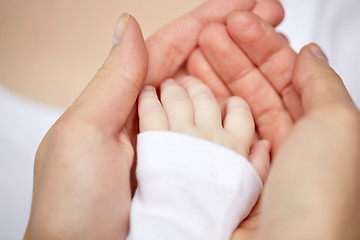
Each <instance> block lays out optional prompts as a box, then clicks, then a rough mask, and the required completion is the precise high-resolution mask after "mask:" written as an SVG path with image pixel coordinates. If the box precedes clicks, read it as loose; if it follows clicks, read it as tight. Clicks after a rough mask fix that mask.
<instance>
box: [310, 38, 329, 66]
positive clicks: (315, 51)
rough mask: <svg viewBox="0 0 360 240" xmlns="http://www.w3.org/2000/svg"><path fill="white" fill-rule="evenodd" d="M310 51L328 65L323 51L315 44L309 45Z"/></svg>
mask: <svg viewBox="0 0 360 240" xmlns="http://www.w3.org/2000/svg"><path fill="white" fill-rule="evenodd" d="M310 50H311V52H312V54H313V55H314V56H315V57H317V58H318V59H320V60H321V61H323V62H325V63H327V64H328V63H329V59H328V58H327V57H326V55H325V53H324V51H323V50H322V49H321V48H320V47H319V45H317V44H316V43H312V44H310Z"/></svg>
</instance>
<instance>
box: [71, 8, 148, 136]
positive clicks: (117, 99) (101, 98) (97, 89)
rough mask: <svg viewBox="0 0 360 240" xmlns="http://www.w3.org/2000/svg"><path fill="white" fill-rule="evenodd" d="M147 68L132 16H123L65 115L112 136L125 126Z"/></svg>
mask: <svg viewBox="0 0 360 240" xmlns="http://www.w3.org/2000/svg"><path fill="white" fill-rule="evenodd" d="M147 68H148V55H147V51H146V47H145V42H144V39H143V36H142V33H141V30H140V27H139V25H138V23H137V22H136V20H135V19H134V18H133V17H131V16H130V15H128V14H123V15H122V16H121V17H120V19H119V21H118V24H117V26H116V30H115V33H114V47H113V48H112V49H111V51H110V54H109V57H108V58H107V59H106V61H105V63H104V65H103V66H102V67H101V68H100V69H99V71H98V73H97V74H96V75H95V77H94V78H93V79H92V80H91V82H90V83H89V84H88V86H87V87H86V88H85V89H84V91H83V92H82V93H81V95H80V96H79V98H78V99H77V100H76V101H75V102H74V103H73V105H72V106H71V107H70V108H69V110H68V111H67V112H66V113H65V115H67V116H68V117H70V116H73V117H74V118H72V119H77V120H79V121H82V122H83V123H88V124H90V125H93V126H96V127H101V128H102V129H104V131H108V132H109V133H111V134H113V132H114V130H115V131H118V130H119V128H120V127H122V126H123V125H124V124H125V122H126V120H127V118H128V115H129V113H130V111H131V109H132V108H133V106H134V104H135V102H136V99H137V96H138V94H139V92H140V90H141V88H142V86H143V82H144V81H145V78H146V73H147Z"/></svg>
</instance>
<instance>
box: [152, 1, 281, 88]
mask: <svg viewBox="0 0 360 240" xmlns="http://www.w3.org/2000/svg"><path fill="white" fill-rule="evenodd" d="M261 2H262V1H261ZM256 4H258V3H256V2H255V1H254V0H228V1H223V0H209V1H206V2H205V3H204V4H203V5H201V6H200V7H198V8H197V9H195V10H193V11H192V12H190V13H188V14H186V15H185V16H183V17H182V18H180V19H178V20H176V21H174V22H173V23H171V24H169V25H167V26H165V27H164V28H163V29H161V30H160V31H159V32H157V33H156V34H155V35H153V36H152V37H150V38H149V39H148V40H147V41H146V45H147V48H148V51H149V56H150V59H149V73H148V76H147V83H148V84H151V85H155V86H157V85H158V84H159V83H160V82H161V81H163V80H164V79H166V78H168V77H171V76H172V75H173V74H174V73H175V72H176V71H177V69H179V67H180V66H181V65H182V64H183V63H184V62H185V60H186V59H187V58H188V57H189V55H190V53H191V52H192V51H193V50H194V49H195V47H196V46H197V42H198V37H199V35H200V32H201V31H202V30H203V28H204V27H205V26H206V25H207V24H208V23H212V22H218V23H225V19H226V16H227V15H228V14H229V13H230V12H231V11H233V10H236V9H238V10H245V11H246V10H247V11H249V10H251V9H253V8H254V7H255V6H256ZM278 5H280V3H279V2H278V3H277V4H276V3H274V4H271V5H268V7H270V8H269V9H268V12H269V13H270V14H268V15H267V17H266V19H267V20H268V21H272V19H279V16H278V15H277V14H279V11H272V10H273V9H272V8H278ZM258 12H259V14H262V13H263V11H258ZM273 14H274V15H273Z"/></svg>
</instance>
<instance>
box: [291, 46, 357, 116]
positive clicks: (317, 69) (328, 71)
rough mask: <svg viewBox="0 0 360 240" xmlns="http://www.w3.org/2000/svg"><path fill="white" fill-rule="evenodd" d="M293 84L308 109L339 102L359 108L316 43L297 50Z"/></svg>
mask: <svg viewBox="0 0 360 240" xmlns="http://www.w3.org/2000/svg"><path fill="white" fill-rule="evenodd" d="M293 85H294V88H295V90H296V92H297V93H298V94H299V96H300V97H301V101H302V105H303V108H304V111H305V113H306V112H309V111H310V110H313V109H318V108H324V107H328V106H330V105H331V106H334V105H339V104H341V105H342V106H350V107H351V108H353V107H355V108H356V106H355V104H354V103H353V101H352V99H351V97H350V95H349V93H348V91H347V90H346V87H345V85H344V84H343V82H342V79H341V78H340V76H339V75H338V74H337V73H336V72H335V71H334V70H333V69H332V68H331V67H330V66H329V64H328V59H327V57H326V55H325V54H324V53H323V51H322V50H321V48H320V47H319V46H318V45H316V44H314V43H312V44H309V45H307V46H305V47H303V48H302V49H301V51H300V53H299V54H298V56H297V59H296V63H295V67H294V72H293Z"/></svg>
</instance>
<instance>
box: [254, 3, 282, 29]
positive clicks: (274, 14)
mask: <svg viewBox="0 0 360 240" xmlns="http://www.w3.org/2000/svg"><path fill="white" fill-rule="evenodd" d="M252 12H253V13H254V14H256V15H257V16H259V17H260V18H262V19H263V20H264V21H265V22H267V23H269V24H270V25H272V26H273V27H276V26H277V25H279V24H280V23H281V21H282V20H283V19H284V8H283V7H282V5H281V4H280V2H279V0H260V1H258V2H257V4H256V5H255V7H254V9H253V10H252Z"/></svg>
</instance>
